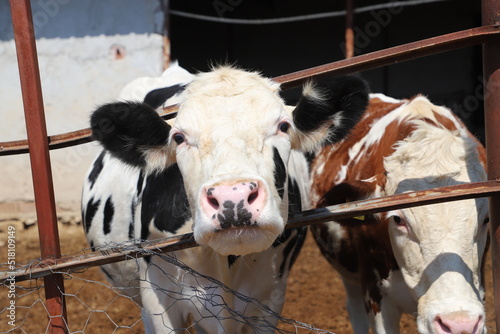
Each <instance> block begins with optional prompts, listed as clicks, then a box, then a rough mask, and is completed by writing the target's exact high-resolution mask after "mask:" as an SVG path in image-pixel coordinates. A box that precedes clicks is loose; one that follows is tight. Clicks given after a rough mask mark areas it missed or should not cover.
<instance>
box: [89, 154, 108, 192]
mask: <svg viewBox="0 0 500 334" xmlns="http://www.w3.org/2000/svg"><path fill="white" fill-rule="evenodd" d="M105 154H106V152H104V151H102V152H101V154H99V156H98V157H97V159H96V160H95V161H94V165H93V166H92V171H91V172H90V174H89V177H88V181H89V182H90V189H92V188H93V187H94V183H95V181H96V180H97V177H98V176H99V174H101V171H102V167H103V166H104V164H103V163H102V161H103V160H104V155H105Z"/></svg>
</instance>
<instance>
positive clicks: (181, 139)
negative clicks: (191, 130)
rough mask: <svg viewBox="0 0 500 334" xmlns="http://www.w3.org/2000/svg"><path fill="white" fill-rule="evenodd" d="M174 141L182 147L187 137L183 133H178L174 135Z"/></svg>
mask: <svg viewBox="0 0 500 334" xmlns="http://www.w3.org/2000/svg"><path fill="white" fill-rule="evenodd" d="M172 139H173V140H174V141H175V142H176V143H177V145H180V144H182V143H183V142H184V141H185V140H186V137H184V135H183V134H182V133H176V134H174V135H173V137H172Z"/></svg>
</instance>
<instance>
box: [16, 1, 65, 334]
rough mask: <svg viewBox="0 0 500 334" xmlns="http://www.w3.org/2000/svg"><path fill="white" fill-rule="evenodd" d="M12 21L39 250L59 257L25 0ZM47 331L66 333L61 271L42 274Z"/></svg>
mask: <svg viewBox="0 0 500 334" xmlns="http://www.w3.org/2000/svg"><path fill="white" fill-rule="evenodd" d="M10 8H11V14H12V25H13V28H14V40H15V44H16V53H17V62H18V66H19V77H20V81H21V89H22V96H23V105H24V114H25V119H26V130H27V133H28V143H29V153H30V162H31V173H32V178H33V188H34V191H35V207H36V212H37V219H38V235H39V240H40V252H41V256H42V258H44V259H48V258H59V257H61V250H60V245H59V234H58V230H57V216H56V209H55V200H54V190H53V187H52V174H51V167H50V156H49V149H48V142H47V129H46V124H45V115H44V108H43V98H42V87H41V84H40V72H39V69H38V59H37V52H36V43H35V33H34V27H33V20H32V16H31V15H32V14H31V4H30V1H29V0H11V1H10ZM44 285H45V298H46V308H47V311H48V315H49V331H50V333H67V318H66V307H65V301H64V283H63V277H62V275H49V276H46V277H44Z"/></svg>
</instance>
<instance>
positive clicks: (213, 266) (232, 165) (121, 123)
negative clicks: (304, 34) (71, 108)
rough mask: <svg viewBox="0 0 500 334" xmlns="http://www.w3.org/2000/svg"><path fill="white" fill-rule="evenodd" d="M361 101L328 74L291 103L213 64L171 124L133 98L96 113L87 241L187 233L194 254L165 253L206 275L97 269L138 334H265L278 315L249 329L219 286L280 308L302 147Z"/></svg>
mask: <svg viewBox="0 0 500 334" xmlns="http://www.w3.org/2000/svg"><path fill="white" fill-rule="evenodd" d="M171 93H172V92H169V93H168V94H170V95H171ZM367 93H368V92H367V87H366V85H365V84H364V82H363V81H361V80H360V79H358V78H355V77H342V78H336V79H329V80H328V81H327V82H325V83H324V84H318V85H316V86H315V85H312V84H308V85H306V86H305V87H304V90H303V96H302V98H301V100H300V101H299V103H298V105H297V107H295V108H291V107H287V106H286V105H285V104H284V102H283V100H282V99H281V97H280V95H279V84H277V83H275V82H273V81H271V80H270V79H267V78H264V77H262V76H261V75H259V74H257V73H254V72H247V71H243V70H239V69H235V68H231V67H220V68H217V69H214V70H213V71H211V72H207V73H200V74H198V75H196V76H195V78H194V80H193V81H192V82H191V83H190V84H189V85H188V86H187V87H186V89H185V90H184V91H183V93H182V95H181V103H180V108H179V112H178V115H177V117H176V118H175V119H173V120H170V121H168V122H165V121H163V120H162V119H161V118H160V117H159V116H158V114H157V113H156V112H155V110H154V109H153V108H152V107H151V106H149V105H147V104H145V103H137V102H118V103H112V104H107V105H104V106H101V107H100V108H98V109H97V110H96V111H95V112H94V113H93V115H92V117H91V127H92V130H93V135H94V137H95V138H96V139H97V140H98V141H99V142H100V144H102V146H104V151H103V152H102V153H101V155H100V156H99V157H98V158H97V159H96V161H95V163H94V165H93V166H92V168H91V169H90V171H89V174H88V177H87V179H86V183H85V185H84V192H83V202H82V203H83V216H84V222H85V229H86V235H87V239H88V241H89V243H90V244H91V245H92V246H93V247H96V246H98V245H106V244H109V243H112V242H120V241H123V240H129V239H148V240H154V239H157V238H162V237H165V236H172V235H175V234H181V233H185V232H190V231H192V232H193V234H194V238H195V240H196V242H197V243H198V244H199V245H201V247H196V248H193V249H188V250H182V251H177V252H175V257H176V258H177V259H178V260H180V261H181V262H182V263H184V264H186V265H188V266H189V267H191V268H193V269H194V270H196V271H197V272H198V273H200V274H201V275H204V276H203V277H200V276H197V277H192V276H191V275H188V274H186V272H185V271H184V270H181V269H180V268H179V267H178V266H175V265H173V264H170V263H167V262H165V261H164V260H162V258H161V257H160V256H152V257H149V258H147V259H146V260H141V261H137V262H136V261H127V262H122V263H116V264H111V265H106V266H104V268H103V269H104V270H105V272H106V273H107V275H108V277H109V278H110V280H111V281H112V282H113V284H115V285H116V286H122V287H131V288H130V289H129V290H128V292H129V293H130V294H131V295H133V296H134V298H135V299H136V300H137V301H138V302H139V303H141V304H142V307H143V320H144V324H145V327H146V330H147V331H148V332H162V333H163V332H166V331H167V332H168V331H176V332H177V331H179V332H182V333H184V332H186V330H187V331H189V328H191V327H189V326H190V324H194V327H195V328H196V330H198V333H199V332H208V333H249V332H259V333H262V332H273V328H272V326H275V325H276V322H277V319H276V317H271V318H270V319H267V320H266V321H267V323H268V324H270V325H271V327H267V329H262V328H257V327H255V323H254V321H255V319H262V317H264V314H263V313H262V310H261V309H259V308H258V307H257V306H256V305H255V304H254V303H246V302H243V301H242V300H241V299H240V298H236V297H235V295H234V293H232V292H231V291H229V290H228V289H226V288H225V287H228V288H229V289H232V290H235V291H237V292H238V293H241V294H243V295H246V296H250V297H252V298H255V299H257V300H259V301H260V302H261V303H263V304H264V305H266V306H268V307H269V309H270V311H271V312H276V313H279V312H280V311H281V309H282V306H283V303H284V292H285V284H286V278H287V276H288V273H289V270H290V267H291V266H292V264H293V262H294V260H295V258H296V256H297V255H298V252H299V250H300V248H301V246H302V243H303V240H304V237H305V229H298V230H286V231H285V225H286V223H287V219H288V215H289V213H290V212H296V211H300V210H303V209H307V208H309V202H310V200H309V198H308V197H309V196H308V190H307V187H308V166H307V161H306V159H305V158H304V155H303V154H302V153H301V152H304V151H312V150H314V149H315V148H317V147H319V146H320V145H322V144H323V143H324V142H325V141H331V142H337V141H338V140H340V139H342V138H343V137H344V136H345V135H346V134H347V133H348V132H349V130H350V129H351V128H352V127H353V125H354V124H355V123H356V122H357V120H358V119H359V118H360V116H361V114H362V112H363V111H364V109H365V106H366V104H367V99H368V97H367ZM160 100H161V99H160ZM137 266H138V267H137ZM208 276H209V277H213V278H215V279H216V280H218V281H219V282H222V283H223V284H224V285H225V287H223V286H220V285H217V284H214V283H213V282H212V281H211V280H208V279H206V278H204V277H208ZM134 287H135V289H134ZM134 294H135V295H134Z"/></svg>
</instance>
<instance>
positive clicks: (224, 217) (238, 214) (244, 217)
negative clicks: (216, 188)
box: [217, 200, 257, 230]
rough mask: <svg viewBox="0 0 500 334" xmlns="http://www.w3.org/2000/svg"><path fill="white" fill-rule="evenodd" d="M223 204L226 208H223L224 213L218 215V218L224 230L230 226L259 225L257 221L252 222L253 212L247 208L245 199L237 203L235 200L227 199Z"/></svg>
mask: <svg viewBox="0 0 500 334" xmlns="http://www.w3.org/2000/svg"><path fill="white" fill-rule="evenodd" d="M222 206H223V208H224V209H223V210H222V214H218V215H217V219H218V220H219V222H220V227H221V228H222V229H223V230H224V229H227V228H230V227H243V226H252V225H257V222H252V214H251V213H250V212H249V211H248V210H247V209H246V208H245V203H244V201H243V200H241V201H240V202H239V203H238V204H236V205H235V204H234V202H231V201H225V202H224V203H222ZM235 209H236V210H235Z"/></svg>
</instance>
